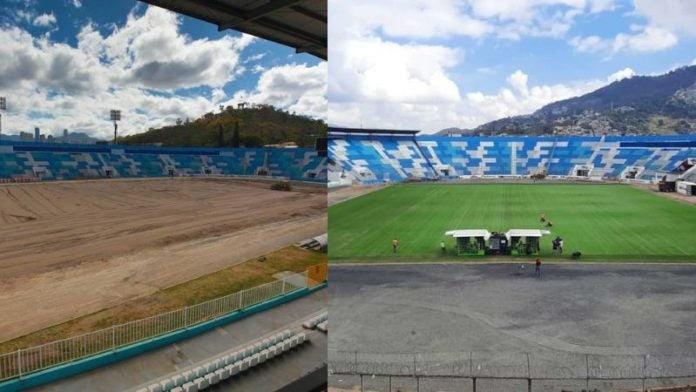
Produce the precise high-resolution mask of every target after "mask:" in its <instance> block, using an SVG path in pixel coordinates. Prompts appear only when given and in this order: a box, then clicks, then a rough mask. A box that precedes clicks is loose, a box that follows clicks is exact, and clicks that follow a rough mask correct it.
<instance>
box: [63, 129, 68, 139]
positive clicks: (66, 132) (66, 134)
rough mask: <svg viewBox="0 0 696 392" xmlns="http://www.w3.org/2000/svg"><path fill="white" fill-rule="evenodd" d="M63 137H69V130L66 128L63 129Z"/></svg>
mask: <svg viewBox="0 0 696 392" xmlns="http://www.w3.org/2000/svg"><path fill="white" fill-rule="evenodd" d="M63 138H64V139H67V138H68V130H67V129H64V130H63Z"/></svg>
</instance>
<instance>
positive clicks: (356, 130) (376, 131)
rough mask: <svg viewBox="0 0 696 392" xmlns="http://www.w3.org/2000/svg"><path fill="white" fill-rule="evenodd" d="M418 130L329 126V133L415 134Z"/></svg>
mask: <svg viewBox="0 0 696 392" xmlns="http://www.w3.org/2000/svg"><path fill="white" fill-rule="evenodd" d="M418 132H420V131H408V130H396V129H363V128H337V127H329V135H331V134H332V133H334V134H343V133H347V134H351V133H355V134H387V135H415V134H417V133H418Z"/></svg>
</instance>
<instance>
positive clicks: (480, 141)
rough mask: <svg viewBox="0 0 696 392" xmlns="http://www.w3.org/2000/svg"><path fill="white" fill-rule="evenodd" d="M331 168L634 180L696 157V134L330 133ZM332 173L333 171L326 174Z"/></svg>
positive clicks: (365, 176) (356, 174) (382, 176)
mask: <svg viewBox="0 0 696 392" xmlns="http://www.w3.org/2000/svg"><path fill="white" fill-rule="evenodd" d="M329 152H330V156H331V158H332V161H333V166H332V168H336V170H337V169H340V170H341V172H342V175H343V176H349V177H350V178H353V179H355V180H357V181H358V182H360V183H363V184H372V183H383V182H399V181H407V180H409V179H412V178H418V179H428V178H433V177H437V178H459V177H467V176H526V175H531V174H534V173H539V172H545V173H547V174H548V175H552V176H561V177H573V176H576V175H577V170H581V169H582V170H588V171H589V176H590V177H594V178H597V179H620V178H622V175H624V174H625V172H627V171H629V170H636V171H637V172H638V174H637V177H636V179H637V180H651V179H653V178H654V177H655V176H656V175H657V174H658V173H662V172H672V171H674V170H675V169H676V168H677V167H678V166H679V164H680V163H681V162H682V161H684V160H685V159H687V158H696V135H664V136H606V137H599V136H597V137H594V136H582V137H580V136H579V137H572V136H558V137H544V136H538V137H477V136H471V137H468V136H460V137H447V136H415V137H414V136H400V135H375V134H370V135H357V134H356V135H352V134H351V135H338V136H334V137H332V138H330V139H329ZM329 176H331V175H329Z"/></svg>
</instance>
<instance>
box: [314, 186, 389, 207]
mask: <svg viewBox="0 0 696 392" xmlns="http://www.w3.org/2000/svg"><path fill="white" fill-rule="evenodd" d="M385 186H386V185H355V186H348V187H342V188H336V189H333V190H331V191H329V193H328V196H327V197H328V201H329V205H330V206H332V205H334V204H338V203H340V202H342V201H346V200H350V199H353V198H355V197H359V196H362V195H366V194H368V193H370V192H374V191H378V190H380V189H382V188H384V187H385Z"/></svg>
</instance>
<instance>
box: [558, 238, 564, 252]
mask: <svg viewBox="0 0 696 392" xmlns="http://www.w3.org/2000/svg"><path fill="white" fill-rule="evenodd" d="M558 252H559V253H560V254H563V240H562V239H561V240H558Z"/></svg>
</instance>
